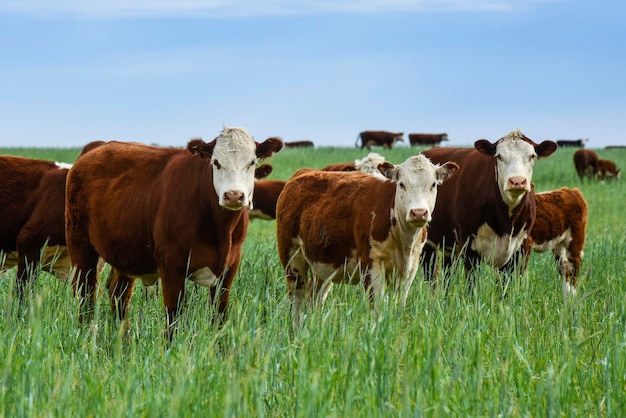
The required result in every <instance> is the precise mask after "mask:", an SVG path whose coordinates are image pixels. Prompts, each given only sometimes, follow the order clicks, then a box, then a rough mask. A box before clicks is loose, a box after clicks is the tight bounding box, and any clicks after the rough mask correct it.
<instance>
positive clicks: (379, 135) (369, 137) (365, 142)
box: [354, 131, 404, 149]
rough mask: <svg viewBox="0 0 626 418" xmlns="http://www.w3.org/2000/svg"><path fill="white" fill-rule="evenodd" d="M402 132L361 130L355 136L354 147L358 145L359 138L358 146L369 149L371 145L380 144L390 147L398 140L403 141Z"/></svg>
mask: <svg viewBox="0 0 626 418" xmlns="http://www.w3.org/2000/svg"><path fill="white" fill-rule="evenodd" d="M403 136H404V132H398V133H394V132H387V131H363V132H361V133H359V135H358V136H357V137H356V143H355V144H354V145H355V146H356V147H359V139H360V140H361V145H360V148H367V149H371V147H372V145H376V146H382V147H383V148H388V149H391V148H393V146H394V145H395V144H396V142H398V141H404V138H403Z"/></svg>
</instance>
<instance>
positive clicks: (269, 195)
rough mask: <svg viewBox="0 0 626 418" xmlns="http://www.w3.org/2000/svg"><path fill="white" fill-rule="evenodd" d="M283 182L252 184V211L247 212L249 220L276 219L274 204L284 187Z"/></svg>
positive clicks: (268, 181)
mask: <svg viewBox="0 0 626 418" xmlns="http://www.w3.org/2000/svg"><path fill="white" fill-rule="evenodd" d="M285 183H286V182H285V181H284V180H259V181H257V182H256V183H254V196H253V197H252V202H253V203H254V205H253V209H250V210H248V216H249V217H250V219H251V220H252V219H264V220H266V221H269V220H272V219H276V202H277V201H278V196H280V193H281V192H282V191H283V188H284V187H285Z"/></svg>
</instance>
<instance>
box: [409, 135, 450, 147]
mask: <svg viewBox="0 0 626 418" xmlns="http://www.w3.org/2000/svg"><path fill="white" fill-rule="evenodd" d="M442 141H448V134H446V133H443V134H409V144H411V146H412V147H413V146H418V145H429V146H431V147H438V146H439V145H441V142H442Z"/></svg>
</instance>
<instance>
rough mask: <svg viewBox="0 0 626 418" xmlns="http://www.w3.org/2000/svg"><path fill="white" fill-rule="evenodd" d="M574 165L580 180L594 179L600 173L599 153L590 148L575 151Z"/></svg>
mask: <svg viewBox="0 0 626 418" xmlns="http://www.w3.org/2000/svg"><path fill="white" fill-rule="evenodd" d="M574 166H575V167H576V174H578V178H580V181H583V180H584V179H585V178H589V179H593V178H594V177H595V176H596V174H597V173H598V155H597V154H596V153H595V151H593V150H590V149H579V150H578V151H576V152H575V153H574Z"/></svg>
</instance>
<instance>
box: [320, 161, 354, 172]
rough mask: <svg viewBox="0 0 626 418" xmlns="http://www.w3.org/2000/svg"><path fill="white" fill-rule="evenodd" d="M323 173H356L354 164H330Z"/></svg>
mask: <svg viewBox="0 0 626 418" xmlns="http://www.w3.org/2000/svg"><path fill="white" fill-rule="evenodd" d="M322 171H356V167H355V164H354V162H351V163H337V164H330V165H327V166H326V167H324V168H322Z"/></svg>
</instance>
